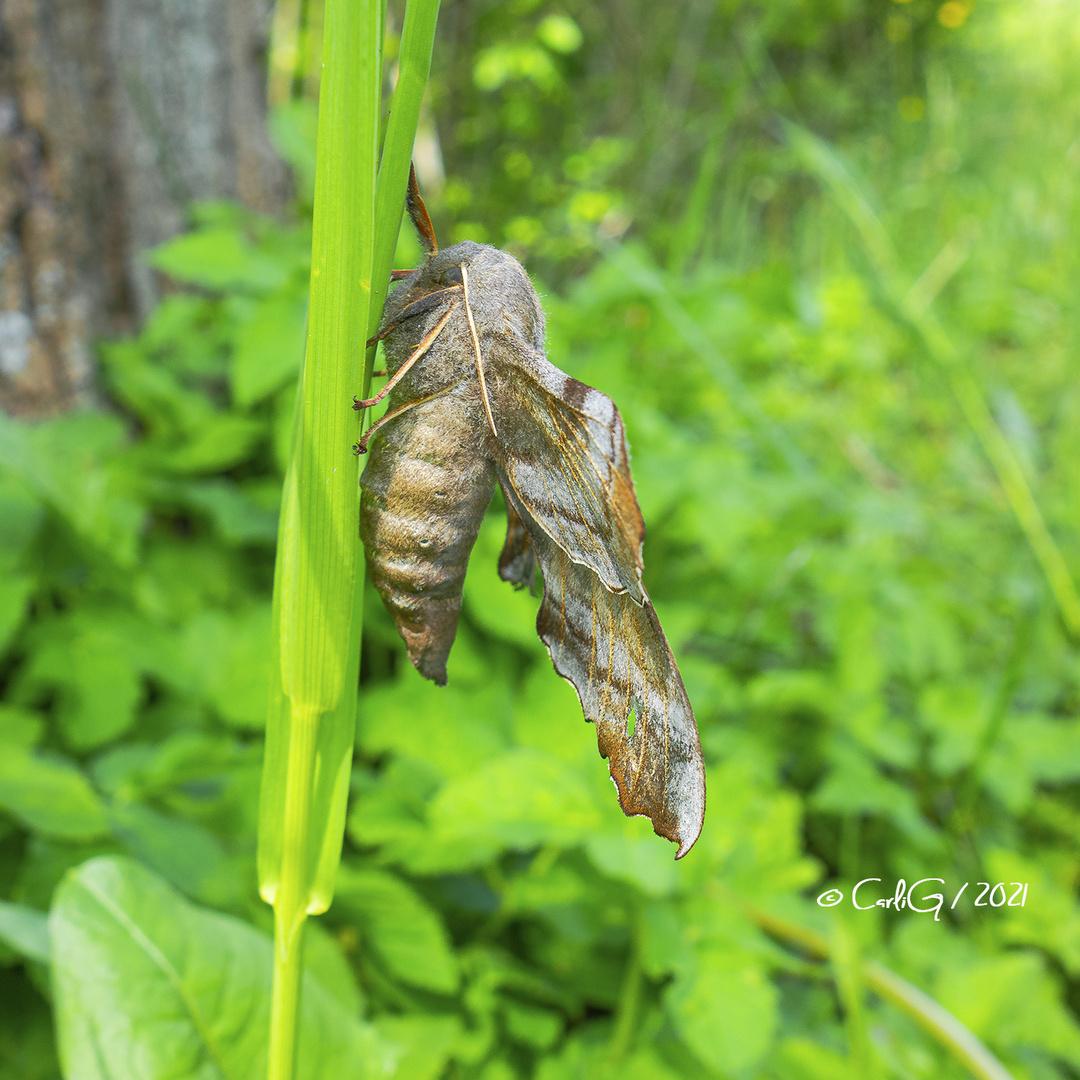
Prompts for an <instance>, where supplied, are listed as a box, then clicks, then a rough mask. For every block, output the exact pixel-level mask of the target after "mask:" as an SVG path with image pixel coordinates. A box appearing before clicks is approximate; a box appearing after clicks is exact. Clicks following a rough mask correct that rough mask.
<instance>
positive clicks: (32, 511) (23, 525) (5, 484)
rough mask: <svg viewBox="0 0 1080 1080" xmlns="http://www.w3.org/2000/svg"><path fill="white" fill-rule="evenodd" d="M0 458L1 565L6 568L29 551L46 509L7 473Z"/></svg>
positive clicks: (4, 462) (5, 464) (3, 461)
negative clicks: (27, 549) (27, 548)
mask: <svg viewBox="0 0 1080 1080" xmlns="http://www.w3.org/2000/svg"><path fill="white" fill-rule="evenodd" d="M7 465H8V461H7V459H6V458H0V566H6V565H8V564H9V563H10V562H12V561H13V560H14V559H16V558H18V557H19V556H20V555H22V554H23V552H24V551H25V550H26V547H27V545H28V544H29V543H30V542H31V541H32V540H33V539H34V535H35V534H36V533H37V531H38V529H39V528H40V527H41V522H42V519H43V517H44V513H45V510H44V507H43V506H42V505H41V500H40V499H37V498H35V497H34V496H33V494H31V492H30V490H29V489H28V488H27V486H26V484H24V483H20V482H19V481H18V480H16V479H15V477H14V476H11V475H8V474H7V473H5V472H4V471H3V470H4V467H5V466H7Z"/></svg>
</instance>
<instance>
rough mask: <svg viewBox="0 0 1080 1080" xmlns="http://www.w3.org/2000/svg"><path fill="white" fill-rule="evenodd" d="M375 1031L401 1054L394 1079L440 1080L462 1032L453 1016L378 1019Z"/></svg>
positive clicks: (382, 1017) (385, 1016)
mask: <svg viewBox="0 0 1080 1080" xmlns="http://www.w3.org/2000/svg"><path fill="white" fill-rule="evenodd" d="M374 1023H375V1028H376V1030H377V1031H378V1032H379V1034H380V1035H381V1036H382V1038H383V1039H384V1041H385V1042H386V1043H387V1044H388V1045H389V1046H391V1047H394V1048H396V1049H397V1050H398V1052H399V1053H400V1055H401V1056H400V1058H399V1059H398V1064H397V1071H396V1072H395V1073H394V1080H439V1078H440V1077H442V1076H443V1074H444V1072H445V1069H446V1063H447V1062H448V1061H449V1060H450V1051H451V1049H452V1048H453V1046H454V1043H455V1041H456V1040H457V1038H458V1036H459V1033H460V1031H461V1022H460V1021H459V1020H458V1018H457V1017H456V1016H438V1015H431V1014H427V1015H424V1014H416V1015H412V1014H410V1015H406V1016H391V1015H384V1016H380V1017H379V1019H378V1020H376V1021H375V1022H374Z"/></svg>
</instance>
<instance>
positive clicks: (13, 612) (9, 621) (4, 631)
mask: <svg viewBox="0 0 1080 1080" xmlns="http://www.w3.org/2000/svg"><path fill="white" fill-rule="evenodd" d="M0 513H2V510H0ZM0 565H2V564H0ZM33 588H34V579H33V578H32V577H31V576H30V575H29V574H22V573H19V572H18V571H17V570H3V571H0V653H2V652H3V651H4V649H5V648H6V647H7V645H8V642H9V641H10V640H11V638H12V636H13V635H14V633H15V631H16V630H17V629H18V628H19V624H20V623H21V622H22V621H23V615H24V613H25V612H26V605H27V602H28V601H29V599H30V594H31V592H32V591H33Z"/></svg>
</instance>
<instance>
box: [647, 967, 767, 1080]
mask: <svg viewBox="0 0 1080 1080" xmlns="http://www.w3.org/2000/svg"><path fill="white" fill-rule="evenodd" d="M698 960H699V962H698V970H697V971H696V973H695V974H693V975H691V976H683V977H680V978H678V979H676V981H675V982H674V983H673V984H672V985H671V987H670V988H669V990H668V991H667V993H666V995H665V997H666V1000H667V1005H668V1010H669V1012H670V1014H671V1018H672V1020H673V1021H674V1023H675V1026H676V1027H677V1028H678V1030H679V1033H680V1034H681V1035H682V1037H683V1040H684V1041H685V1042H686V1045H687V1046H689V1047H690V1049H691V1050H693V1051H694V1053H695V1054H697V1055H698V1057H700V1058H701V1060H702V1061H704V1062H705V1063H706V1064H708V1065H710V1066H712V1068H714V1069H717V1070H718V1071H720V1072H724V1073H737V1072H739V1071H741V1070H744V1069H748V1068H749V1067H750V1066H752V1065H753V1064H754V1063H755V1062H757V1061H759V1060H760V1059H761V1057H762V1056H763V1055H764V1054H765V1052H766V1051H767V1050H768V1049H769V1046H770V1044H771V1043H772V1040H773V1036H774V1034H775V1032H776V1028H777V1024H778V1021H779V1008H778V1006H779V1001H778V994H777V991H776V988H775V987H774V986H773V984H772V983H771V982H770V981H769V979H768V976H767V975H766V974H765V972H764V971H763V970H762V969H761V967H759V966H758V965H757V964H754V963H753V962H752V961H749V960H748V959H747V958H746V957H745V956H739V955H738V954H736V955H734V956H729V955H727V954H721V953H718V952H714V951H713V950H703V951H702V952H700V953H699V954H698Z"/></svg>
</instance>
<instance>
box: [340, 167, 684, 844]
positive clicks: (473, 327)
mask: <svg viewBox="0 0 1080 1080" xmlns="http://www.w3.org/2000/svg"><path fill="white" fill-rule="evenodd" d="M408 206H409V212H410V215H411V217H412V219H413V221H414V223H415V224H416V227H417V230H418V232H419V233H420V236H421V239H422V240H423V241H424V245H425V247H426V248H427V252H428V254H427V257H426V258H425V260H424V262H423V264H422V265H421V266H420V267H418V268H417V269H416V270H414V271H412V272H411V273H408V272H406V273H402V272H399V271H395V273H394V276H395V278H401V279H403V280H402V281H401V284H400V285H399V286H398V287H397V288H396V289H395V290H394V291H393V292H392V293H391V295H390V296H389V298H388V299H387V302H386V307H385V310H384V313H383V318H382V323H381V326H380V329H379V333H378V334H377V335H376V338H375V339H373V340H378V339H381V340H382V341H383V344H384V349H385V353H386V364H387V372H388V374H389V375H390V380H389V382H388V383H387V385H386V386H385V387H384V389H383V390H382V391H381V392H380V393H379V394H378V395H376V397H375V398H372V399H370V400H369V401H362V402H361V401H358V402H356V407H357V408H363V407H366V406H368V405H370V404H374V403H375V402H376V401H378V400H381V398H382V397H383V396H385V395H386V394H389V397H390V401H389V410H388V412H387V414H386V415H385V416H384V417H383V418H382V419H381V420H379V421H378V422H377V423H376V424H374V425H373V426H372V427H371V428H369V429H368V431H367V432H366V433H365V434H364V437H363V438H362V439H361V441H360V443H358V444H357V447H356V451H357V453H365V452H367V447H368V443H369V441H370V440H371V438H372V436H373V435H376V434H377V435H378V438H377V439H376V440H375V441H374V443H373V444H372V448H371V456H370V459H369V461H368V464H367V467H366V468H365V470H364V473H363V477H362V479H361V487H362V489H363V490H362V500H361V511H360V535H361V538H362V539H363V541H364V549H365V551H366V555H367V565H368V574H369V576H370V578H371V580H372V582H373V583H374V585H375V587H376V588H377V589H378V591H379V593H380V595H381V596H382V598H383V602H384V604H385V605H386V608H387V610H388V611H389V612H390V614H391V616H393V619H394V621H395V623H396V624H397V627H398V630H399V632H400V633H401V636H402V638H403V639H404V640H405V644H406V646H407V647H408V652H409V659H410V660H411V661H412V663H413V665H414V666H415V667H416V669H417V670H418V671H419V672H420V673H421V674H422V675H424V676H426V677H427V678H429V679H432V680H434V681H435V682H436V683H438V684H439V685H440V686H441V685H444V684H445V683H446V660H447V656H448V655H449V652H450V646H451V645H452V644H453V640H454V635H455V633H456V631H457V623H458V616H459V614H460V611H461V598H462V583H463V581H464V579H465V568H466V565H467V563H468V559H469V553H470V551H471V550H472V547H473V544H474V542H475V540H476V537H477V533H478V532H479V529H480V523H481V521H482V519H483V517H484V513H485V511H486V510H487V507H488V503H489V502H490V501H491V498H492V495H493V494H494V491H495V485H496V484H498V485H499V486H500V487H501V488H502V491H503V495H504V496H505V499H506V505H507V513H508V518H509V521H508V528H507V535H506V544H505V546H504V548H503V552H502V555H501V557H500V559H499V574H500V576H501V577H502V578H503V580H505V581H508V582H511V583H513V584H514V585H515V586H516V587H519V588H520V587H522V586H526V585H527V586H530V587H531V585H532V583H533V578H534V575H535V568H536V566H537V564H539V567H540V570H541V573H542V574H543V579H544V596H543V601H542V603H541V606H540V613H539V616H538V618H537V631H538V633H539V635H540V638H541V640H542V641H543V642H544V644H545V645H546V646H547V648H548V651H549V652H550V654H551V659H552V661H553V663H554V666H555V670H556V671H557V672H558V673H559V674H560V675H561V676H562V677H563V678H564V679H567V680H568V681H569V682H570V683H572V684H573V686H574V688H575V689H576V690H577V694H578V697H579V699H580V700H581V706H582V710H583V711H584V714H585V718H586V719H587V720H590V721H592V722H594V723H595V724H596V726H597V735H598V741H599V746H600V753H601V754H602V755H603V756H604V757H606V758H607V759H608V762H609V766H610V769H611V776H612V779H613V780H614V782H615V786H616V788H617V789H618V793H619V803H620V805H621V806H622V809H623V811H624V812H625V813H627V814H644V815H646V816H647V817H649V818H650V819H651V821H652V823H653V827H654V829H655V830H656V832H657V833H658V834H660V835H661V836H664V837H666V838H667V839H669V840H673V841H674V842H675V843H677V844H678V845H679V849H678V852H677V853H676V856H675V857H676V858H681V857H682V856H683V855H685V854H686V852H687V851H689V850H690V848H691V846H692V845H693V843H694V841H695V840H696V839H697V837H698V834H699V833H700V831H701V823H702V818H703V815H704V811H705V770H704V765H703V763H702V758H701V745H700V742H699V741H698V733H697V727H696V725H695V723H694V714H693V710H692V709H691V707H690V701H689V699H688V698H687V696H686V690H685V689H684V687H683V683H682V679H681V677H680V675H679V669H678V668H677V667H676V665H675V660H674V657H673V656H672V654H671V649H670V648H669V646H668V643H667V639H666V638H665V637H664V632H663V630H662V629H661V627H660V622H659V620H658V619H657V617H656V612H655V611H654V610H653V606H652V603H651V602H650V600H649V597H648V594H647V593H646V592H645V589H644V586H643V585H642V582H641V573H642V559H641V546H642V541H643V540H644V537H645V525H644V523H643V521H642V518H641V511H640V510H639V508H638V503H637V497H636V495H635V493H634V482H633V478H632V477H631V475H630V462H629V455H628V453H627V448H626V438H625V435H624V433H623V424H622V419H621V417H620V416H619V411H618V409H617V408H616V407H615V405H614V403H613V402H612V401H611V399H610V398H608V397H606V396H605V395H604V394H602V393H600V392H599V391H598V390H594V389H592V387H589V386H586V385H585V384H584V383H581V382H578V381H577V380H576V379H572V378H571V377H570V376H568V375H565V374H564V373H563V372H561V371H560V370H559V369H558V368H556V367H555V366H554V365H553V364H551V363H550V362H549V361H548V359H547V357H546V356H545V354H544V313H543V311H542V309H541V307H540V301H539V299H538V298H537V295H536V292H535V290H534V289H533V287H532V283H531V282H530V281H529V278H528V275H527V274H526V273H525V270H524V269H523V268H522V266H521V264H520V263H519V262H518V261H517V260H516V259H515V258H513V256H511V255H508V254H507V253H506V252H504V251H499V250H498V249H497V248H493V247H489V246H488V245H485V244H476V243H472V242H471V241H465V242H464V243H460V244H455V245H454V246H453V247H450V248H446V249H444V250H442V251H440V250H438V247H437V245H436V244H435V238H434V234H433V232H432V229H431V223H430V220H429V219H428V216H427V211H426V209H424V205H423V202H422V200H421V199H420V197H419V193H418V192H417V190H416V187H415V180H414V179H412V178H410V191H409V201H408Z"/></svg>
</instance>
